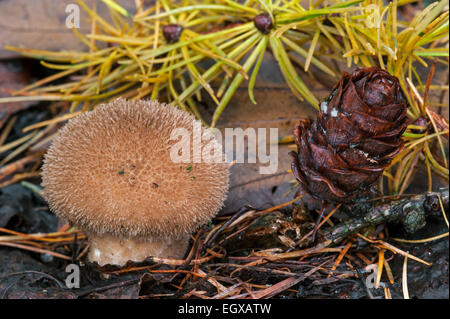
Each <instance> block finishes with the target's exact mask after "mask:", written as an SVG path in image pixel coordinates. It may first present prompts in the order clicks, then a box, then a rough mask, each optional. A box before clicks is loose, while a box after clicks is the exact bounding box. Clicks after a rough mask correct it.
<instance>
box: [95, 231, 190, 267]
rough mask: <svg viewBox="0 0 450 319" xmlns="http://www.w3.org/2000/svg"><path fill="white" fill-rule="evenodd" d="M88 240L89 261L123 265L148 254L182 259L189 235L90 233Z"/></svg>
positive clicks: (143, 257) (101, 264)
mask: <svg viewBox="0 0 450 319" xmlns="http://www.w3.org/2000/svg"><path fill="white" fill-rule="evenodd" d="M89 242H90V248H89V253H88V260H89V261H90V262H97V263H98V264H99V265H100V266H103V265H107V264H111V265H119V266H123V265H125V264H126V263H127V261H129V260H131V261H137V262H138V261H143V260H144V259H145V258H147V257H149V256H154V257H160V258H168V259H182V258H183V257H184V254H185V253H186V250H187V247H188V243H189V235H186V236H185V237H184V238H181V239H179V240H171V239H161V240H154V239H153V240H142V239H140V238H139V239H134V238H132V239H131V238H119V237H114V236H111V235H104V236H102V237H98V236H95V235H91V236H89Z"/></svg>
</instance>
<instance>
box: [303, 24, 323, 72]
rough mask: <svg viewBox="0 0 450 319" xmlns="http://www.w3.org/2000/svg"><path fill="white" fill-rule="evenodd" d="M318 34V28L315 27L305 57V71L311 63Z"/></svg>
mask: <svg viewBox="0 0 450 319" xmlns="http://www.w3.org/2000/svg"><path fill="white" fill-rule="evenodd" d="M319 36H320V29H317V30H316V32H315V33H314V37H313V39H312V41H311V46H310V47H309V51H308V56H307V57H306V62H305V72H308V70H309V65H310V64H311V59H312V57H313V54H314V50H315V48H316V45H317V42H318V41H319Z"/></svg>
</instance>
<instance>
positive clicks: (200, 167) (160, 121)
mask: <svg viewBox="0 0 450 319" xmlns="http://www.w3.org/2000/svg"><path fill="white" fill-rule="evenodd" d="M195 123H197V127H199V128H201V133H202V144H201V146H202V149H203V147H204V146H205V145H206V144H208V143H216V146H219V148H218V149H219V150H220V152H215V153H214V152H213V153H210V154H209V155H210V160H208V161H207V162H205V161H199V160H198V158H197V159H196V160H195V158H194V156H192V154H193V144H194V143H192V142H191V143H189V145H188V148H187V149H189V150H190V151H191V153H190V155H191V156H190V160H191V161H189V162H179V161H173V160H171V155H170V154H171V148H172V146H174V145H175V143H180V140H179V139H178V140H177V139H173V137H172V139H171V134H172V132H173V131H174V130H175V129H180V128H181V129H184V130H185V132H188V133H190V135H189V137H190V140H192V136H195V135H194V134H193V130H194V124H195ZM217 143H218V141H217V140H216V139H215V138H214V136H213V134H212V133H211V131H210V130H209V129H206V128H204V127H202V126H201V125H200V123H199V122H198V121H197V120H196V119H195V118H194V117H193V116H192V115H191V114H189V113H187V112H185V111H182V110H180V109H177V108H176V107H172V106H169V105H166V104H161V103H158V102H157V101H143V100H142V101H128V100H125V99H121V98H119V99H116V100H114V101H112V102H109V103H108V104H103V105H100V106H98V107H97V108H95V110H94V111H91V112H85V113H83V114H80V115H78V116H77V117H75V118H73V119H71V120H69V121H68V123H67V124H66V125H65V126H64V127H63V128H62V129H61V130H60V131H59V134H58V135H57V136H56V137H55V139H54V140H53V143H52V145H51V146H50V147H49V149H48V151H47V153H46V155H45V158H44V164H43V167H42V186H43V187H44V192H43V195H44V197H45V199H46V200H47V201H48V203H49V207H50V209H51V210H52V211H53V212H54V213H55V214H56V215H57V216H59V217H61V218H63V219H66V220H68V221H69V222H70V223H71V224H73V225H74V226H77V227H79V228H80V229H82V230H83V231H84V232H85V233H86V234H87V236H88V238H89V242H90V249H89V253H88V259H89V261H91V262H94V261H95V262H97V263H98V264H99V265H105V264H116V265H124V264H125V263H126V262H127V261H128V260H132V261H142V260H144V259H145V258H146V257H148V256H156V257H163V258H182V257H183V256H184V254H185V252H186V250H187V246H188V242H189V235H190V234H191V233H192V232H193V231H195V230H196V229H197V228H198V227H200V226H201V225H203V224H205V223H207V222H208V221H209V220H210V219H211V218H212V217H214V216H215V214H216V213H217V212H218V211H219V210H220V208H221V207H222V206H223V202H224V200H225V198H226V195H227V192H228V181H229V171H228V167H229V165H228V164H227V163H226V162H225V161H224V160H223V154H222V151H221V147H220V144H217ZM216 150H217V149H216Z"/></svg>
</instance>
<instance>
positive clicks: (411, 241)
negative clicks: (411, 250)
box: [392, 224, 448, 244]
mask: <svg viewBox="0 0 450 319" xmlns="http://www.w3.org/2000/svg"><path fill="white" fill-rule="evenodd" d="M447 226H448V224H447ZM445 237H448V232H447V233H444V234H441V235H437V236H433V237H429V238H424V239H415V240H409V239H401V238H392V239H393V240H395V241H398V242H400V243H407V244H423V243H428V242H430V241H434V240H438V239H441V238H445Z"/></svg>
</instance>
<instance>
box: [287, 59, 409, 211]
mask: <svg viewBox="0 0 450 319" xmlns="http://www.w3.org/2000/svg"><path fill="white" fill-rule="evenodd" d="M406 108H407V102H406V100H405V97H404V95H403V93H402V91H401V88H400V84H399V82H398V79H397V78H396V77H394V76H392V75H390V74H389V73H388V72H386V71H384V70H381V69H378V68H377V67H371V68H358V69H356V70H355V71H354V72H353V73H352V74H348V73H345V72H344V73H343V75H342V78H341V80H340V81H339V82H338V84H337V85H336V86H335V88H334V89H333V90H332V92H331V94H330V96H329V97H328V99H327V100H326V101H324V102H322V103H321V111H320V112H319V115H318V117H317V119H316V120H315V121H314V122H310V121H308V120H304V119H303V120H300V121H299V122H298V123H297V125H296V127H295V128H294V137H295V143H296V144H297V153H296V152H291V153H290V155H291V157H292V165H291V166H292V172H293V174H294V176H295V177H296V178H297V180H298V181H299V182H300V184H301V187H302V188H303V190H305V191H306V192H308V193H309V194H311V195H312V196H313V197H315V198H317V199H321V200H324V201H326V202H334V203H336V202H340V203H343V202H348V201H351V200H352V199H353V198H354V197H355V196H356V195H357V194H365V193H368V191H369V190H370V188H371V186H372V185H373V184H374V183H376V181H377V180H378V178H379V177H380V176H381V174H382V173H383V170H384V169H385V168H386V167H387V166H389V164H390V163H391V160H392V158H393V157H394V156H395V155H397V154H398V153H399V152H400V151H401V150H402V148H403V141H402V139H401V136H402V134H403V132H404V131H405V129H406V126H407V123H406Z"/></svg>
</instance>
